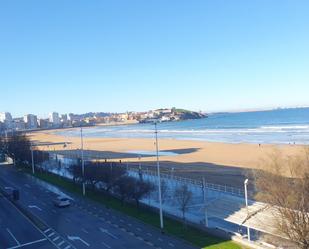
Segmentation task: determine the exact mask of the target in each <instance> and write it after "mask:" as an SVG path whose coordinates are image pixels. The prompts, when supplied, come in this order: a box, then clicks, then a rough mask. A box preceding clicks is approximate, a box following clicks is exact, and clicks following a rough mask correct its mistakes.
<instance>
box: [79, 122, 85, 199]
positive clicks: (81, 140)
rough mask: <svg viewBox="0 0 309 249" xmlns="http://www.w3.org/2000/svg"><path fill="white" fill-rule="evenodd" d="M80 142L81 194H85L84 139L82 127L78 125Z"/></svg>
mask: <svg viewBox="0 0 309 249" xmlns="http://www.w3.org/2000/svg"><path fill="white" fill-rule="evenodd" d="M80 143H81V159H82V176H83V195H85V194H86V189H85V179H84V178H85V162H84V140H83V127H80Z"/></svg>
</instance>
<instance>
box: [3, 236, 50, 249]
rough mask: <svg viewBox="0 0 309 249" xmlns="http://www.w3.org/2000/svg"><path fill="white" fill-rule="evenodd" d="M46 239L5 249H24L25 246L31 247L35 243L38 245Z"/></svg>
mask: <svg viewBox="0 0 309 249" xmlns="http://www.w3.org/2000/svg"><path fill="white" fill-rule="evenodd" d="M45 240H47V239H45V238H44V239H39V240H35V241H32V242H28V243H25V244H21V245H18V246H13V247H9V248H7V249H16V248H21V247H25V246H29V245H33V244H36V243H39V242H42V241H45Z"/></svg>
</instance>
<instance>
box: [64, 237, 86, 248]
mask: <svg viewBox="0 0 309 249" xmlns="http://www.w3.org/2000/svg"><path fill="white" fill-rule="evenodd" d="M68 239H69V240H72V241H74V240H79V241H80V242H82V243H83V244H84V245H86V246H90V245H89V244H88V243H87V242H86V241H84V240H83V239H82V238H80V237H78V236H69V235H68Z"/></svg>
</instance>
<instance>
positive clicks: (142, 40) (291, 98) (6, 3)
mask: <svg viewBox="0 0 309 249" xmlns="http://www.w3.org/2000/svg"><path fill="white" fill-rule="evenodd" d="M308 13H309V1H308V0H303V1H301V0H299V1H298V0H289V1H287V0H249V1H248V0H243V1H241V0H224V1H221V0H201V1H197V0H186V1H181V0H175V1H173V0H162V1H160V0H147V1H145V0H140V1H135V0H129V1H127V0H123V1H120V0H98V1H95V0H89V1H86V0H83V1H79V0H65V1H64V0H44V1H42V0H37V1H31V0H27V1H25V0H20V1H17V0H3V1H1V2H0V92H1V95H0V111H10V112H11V113H12V114H13V116H17V115H22V114H25V113H35V114H39V115H43V116H44V115H46V114H47V113H49V112H51V111H58V112H60V113H68V112H75V113H83V112H88V111H112V112H113V111H118V112H121V111H127V110H134V111H142V110H148V109H154V108H160V107H173V106H176V107H181V108H187V109H193V110H204V111H221V110H235V109H247V108H264V107H277V106H296V105H309V14H308Z"/></svg>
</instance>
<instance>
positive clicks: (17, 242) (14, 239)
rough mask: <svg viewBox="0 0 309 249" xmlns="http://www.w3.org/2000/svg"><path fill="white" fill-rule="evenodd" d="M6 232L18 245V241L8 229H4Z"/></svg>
mask: <svg viewBox="0 0 309 249" xmlns="http://www.w3.org/2000/svg"><path fill="white" fill-rule="evenodd" d="M6 231H7V232H8V233H9V234H10V235H11V237H12V238H13V239H14V240H15V242H16V244H17V245H20V243H19V241H18V240H17V239H16V237H15V236H14V234H13V233H12V232H11V231H10V229H8V228H7V229H6Z"/></svg>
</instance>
